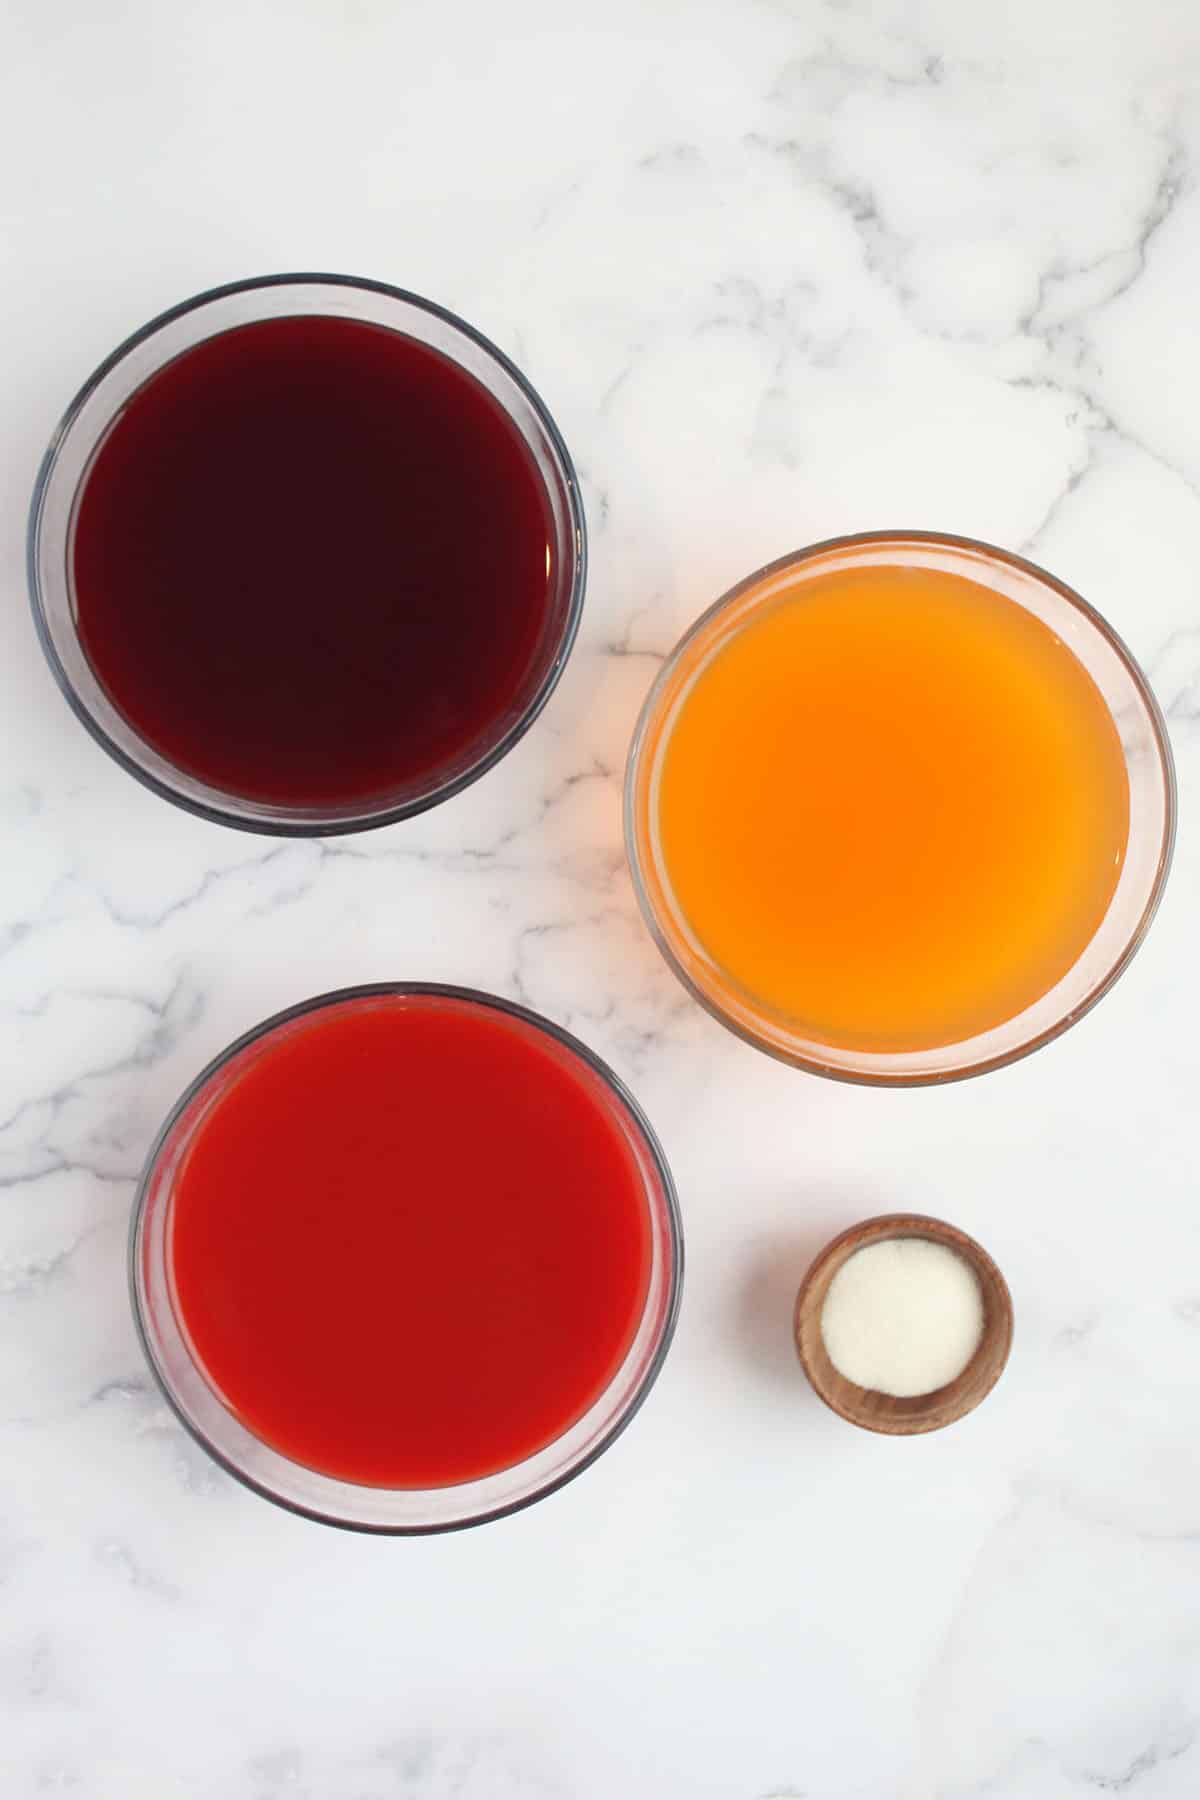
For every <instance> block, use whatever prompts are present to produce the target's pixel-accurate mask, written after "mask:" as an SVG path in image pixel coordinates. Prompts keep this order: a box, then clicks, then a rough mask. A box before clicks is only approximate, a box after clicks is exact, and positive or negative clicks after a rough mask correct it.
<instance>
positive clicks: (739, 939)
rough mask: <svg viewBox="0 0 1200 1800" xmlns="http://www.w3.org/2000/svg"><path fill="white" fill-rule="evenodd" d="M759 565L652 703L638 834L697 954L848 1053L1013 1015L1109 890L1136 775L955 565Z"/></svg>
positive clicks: (930, 1041) (1033, 636)
mask: <svg viewBox="0 0 1200 1800" xmlns="http://www.w3.org/2000/svg"><path fill="white" fill-rule="evenodd" d="M769 576H770V572H769V571H768V572H767V575H766V576H764V579H763V587H764V589H768V588H769V590H770V591H769V592H767V593H765V595H764V600H763V603H762V604H761V605H757V606H756V605H755V604H754V594H753V592H751V594H750V595H749V596H743V597H742V599H741V600H740V601H739V618H740V620H741V622H740V623H738V624H737V625H736V628H735V629H733V630H732V631H729V632H725V633H724V634H721V633H720V632H715V633H714V634H711V640H712V642H713V644H715V647H712V648H710V649H708V650H707V651H706V648H705V647H706V643H707V642H709V640H707V639H706V637H705V633H704V631H703V630H701V632H700V634H699V639H698V644H697V649H696V653H695V655H694V656H693V657H692V659H691V662H690V663H687V662H685V663H684V665H683V667H682V669H681V672H680V680H679V685H678V689H677V691H676V693H675V694H674V696H673V697H671V700H670V704H669V706H668V708H667V709H666V710H665V711H664V713H663V715H662V718H663V722H662V724H661V730H660V740H659V742H658V745H657V747H655V746H653V745H652V746H650V748H651V750H652V752H653V757H652V760H653V762H654V766H655V775H654V779H653V784H652V789H651V799H650V802H649V807H650V814H651V822H650V830H651V832H652V833H653V835H654V837H655V840H656V858H657V862H658V865H659V868H660V870H661V881H662V884H663V889H664V892H665V893H666V895H667V903H668V906H669V910H670V912H671V913H672V914H673V915H674V916H675V917H676V918H677V919H678V921H679V928H680V929H681V931H682V933H683V935H684V936H685V937H686V938H687V939H690V941H691V952H692V954H693V956H694V957H698V958H699V960H700V963H701V965H702V966H707V967H709V968H710V969H712V970H714V971H715V972H716V979H717V980H718V981H719V982H720V983H722V984H725V985H727V986H728V987H729V988H731V989H732V990H733V991H734V992H735V993H738V994H740V995H741V996H743V997H744V999H745V1000H747V1001H749V1002H750V1004H751V1005H752V1006H753V1007H754V1008H756V1009H759V1010H761V1011H763V1012H765V1013H767V1014H769V1015H771V1016H773V1017H775V1018H777V1019H780V1020H784V1021H786V1022H787V1023H788V1025H789V1026H790V1027H792V1028H794V1029H796V1030H798V1031H800V1032H802V1033H803V1034H805V1035H806V1036H808V1037H811V1038H813V1039H816V1040H819V1041H820V1042H822V1043H825V1044H828V1045H830V1046H836V1047H839V1048H841V1049H846V1050H852V1051H866V1052H882V1053H888V1052H895V1051H918V1050H925V1049H932V1048H935V1047H939V1046H944V1045H948V1044H955V1043H959V1042H961V1041H962V1040H964V1039H967V1038H970V1037H972V1036H974V1035H975V1034H976V1033H980V1032H984V1031H987V1030H989V1029H991V1028H992V1027H994V1026H997V1025H1001V1024H1003V1023H1004V1022H1005V1021H1007V1020H1009V1019H1012V1018H1014V1017H1015V1015H1016V1014H1018V1013H1020V1012H1022V1011H1023V1010H1024V1009H1025V1008H1026V1007H1028V1006H1030V1005H1031V1004H1032V1003H1033V1002H1035V1001H1036V1000H1038V999H1040V998H1041V997H1042V996H1043V995H1044V994H1046V993H1047V992H1048V991H1049V989H1050V988H1052V987H1053V986H1054V985H1055V983H1056V982H1057V981H1058V980H1059V979H1060V978H1061V977H1062V976H1063V975H1064V974H1066V972H1067V971H1068V970H1069V969H1070V968H1071V967H1072V965H1073V964H1074V963H1075V961H1076V960H1077V958H1078V957H1079V956H1080V953H1081V952H1082V951H1083V950H1084V948H1085V947H1086V945H1087V944H1088V943H1089V941H1090V940H1091V938H1092V936H1093V935H1094V933H1095V932H1096V930H1097V928H1098V926H1099V925H1100V922H1101V920H1102V919H1103V917H1104V914H1105V912H1106V910H1107V908H1108V906H1109V902H1110V901H1111V899H1112V897H1113V893H1114V890H1115V888H1116V885H1117V880H1118V877H1119V875H1120V871H1121V865H1122V859H1123V856H1124V853H1125V847H1126V839H1127V836H1128V831H1129V781H1128V776H1127V773H1126V766H1125V760H1124V754H1123V751H1122V748H1121V744H1120V741H1119V738H1118V735H1117V731H1116V727H1115V725H1114V723H1113V719H1112V715H1111V713H1110V711H1109V708H1108V706H1107V704H1106V703H1105V700H1104V698H1103V696H1102V695H1101V693H1100V690H1099V689H1098V687H1097V686H1096V684H1095V682H1094V681H1093V679H1092V677H1091V676H1090V675H1089V673H1088V672H1087V670H1086V669H1085V668H1084V666H1083V664H1082V663H1081V662H1080V661H1079V660H1078V659H1077V657H1076V656H1075V655H1074V654H1073V652H1072V651H1071V650H1070V649H1068V647H1067V646H1066V644H1065V643H1064V642H1063V640H1062V639H1061V638H1060V637H1058V636H1057V635H1056V633H1055V632H1054V631H1052V630H1051V628H1050V627H1049V626H1048V625H1047V624H1044V623H1043V622H1042V620H1041V619H1040V618H1038V617H1037V616H1036V615H1035V614H1034V613H1033V612H1031V611H1028V610H1026V608H1025V607H1023V606H1022V605H1020V604H1018V603H1017V601H1015V600H1012V599H1009V598H1007V597H1006V596H1005V595H1004V594H1002V593H1000V592H997V591H996V590H994V589H992V588H989V587H986V586H984V585H982V583H980V582H977V581H975V580H973V579H971V578H969V577H967V576H965V575H960V574H954V573H950V572H948V571H946V570H940V569H936V568H928V567H908V566H900V565H898V564H897V565H888V564H886V563H882V564H881V563H876V564H874V565H872V564H870V563H867V564H866V565H865V566H862V567H849V568H847V567H842V568H836V569H832V570H830V571H829V572H827V573H817V574H815V575H813V574H806V575H805V577H804V578H803V579H796V580H794V581H793V582H792V584H791V585H790V586H789V585H788V584H787V583H786V582H785V583H784V584H783V586H782V587H781V586H780V582H779V578H778V576H777V575H776V576H775V577H774V578H772V579H768V577H769Z"/></svg>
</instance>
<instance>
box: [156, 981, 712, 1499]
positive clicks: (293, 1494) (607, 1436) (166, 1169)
mask: <svg viewBox="0 0 1200 1800" xmlns="http://www.w3.org/2000/svg"><path fill="white" fill-rule="evenodd" d="M412 996H417V997H420V998H432V999H435V1000H444V1001H446V1002H447V1003H449V1004H450V1005H453V1006H463V1005H466V1006H471V1007H484V1008H489V1009H491V1010H494V1011H496V1012H498V1013H501V1014H503V1015H505V1016H506V1018H507V1019H509V1020H511V1021H513V1022H514V1024H515V1025H516V1026H517V1027H518V1028H519V1029H521V1030H524V1031H528V1032H532V1033H537V1034H538V1035H539V1036H540V1037H541V1038H542V1039H543V1040H545V1047H548V1048H550V1049H552V1051H553V1053H554V1055H555V1056H556V1057H557V1058H559V1059H561V1060H562V1062H563V1063H564V1064H566V1065H569V1066H570V1068H571V1071H572V1074H573V1076H574V1077H575V1078H576V1079H580V1080H582V1081H583V1082H585V1083H586V1084H587V1086H588V1087H589V1089H590V1091H591V1094H592V1097H593V1099H595V1100H598V1101H599V1102H600V1103H601V1104H602V1105H603V1106H605V1107H606V1108H607V1110H608V1111H609V1113H610V1116H611V1117H612V1119H613V1120H614V1121H615V1122H616V1123H617V1124H618V1126H619V1127H620V1129H621V1131H622V1132H623V1134H624V1136H625V1138H626V1141H627V1143H628V1144H629V1146H630V1148H631V1150H632V1152H633V1155H634V1159H635V1161H636V1163H637V1165H638V1167H639V1169H640V1171H641V1174H642V1178H643V1181H644V1190H645V1198H646V1207H647V1212H648V1215H649V1220H650V1275H649V1281H648V1285H647V1291H646V1298H645V1302H644V1305H643V1309H642V1316H641V1319H640V1320H639V1322H638V1325H637V1329H636V1331H635V1333H634V1336H633V1339H632V1342H631V1343H630V1346H629V1349H628V1351H627V1352H626V1355H625V1357H624V1360H623V1362H622V1363H621V1365H620V1367H619V1369H618V1370H617V1371H616V1373H615V1374H614V1375H613V1377H612V1379H611V1380H610V1382H609V1384H608V1386H607V1387H606V1388H605V1390H604V1392H603V1393H602V1394H601V1395H600V1397H599V1398H598V1399H597V1400H596V1401H595V1402H594V1403H593V1405H592V1406H591V1407H590V1408H589V1410H588V1411H587V1412H586V1413H585V1414H584V1415H583V1416H582V1418H580V1419H578V1420H577V1421H576V1422H575V1424H574V1425H571V1426H570V1427H569V1428H568V1429H567V1430H566V1431H565V1432H563V1433H562V1434H561V1435H560V1436H559V1437H558V1438H556V1439H555V1440H554V1441H553V1442H551V1443H549V1444H547V1445H546V1446H545V1448H543V1449H542V1450H539V1451H538V1452H536V1453H535V1454H534V1455H532V1456H529V1457H527V1458H526V1459H525V1460H524V1461H523V1462H520V1463H517V1464H515V1465H514V1466H512V1467H510V1468H506V1469H502V1470H500V1471H498V1472H496V1473H494V1474H489V1475H487V1476H484V1477H482V1478H480V1479H477V1480H471V1481H465V1482H461V1483H459V1484H457V1485H452V1486H444V1487H430V1488H385V1487H374V1486H360V1485H358V1484H356V1483H352V1482H348V1481H343V1480H339V1479H336V1478H335V1477H332V1476H329V1475H326V1474H323V1473H321V1472H319V1471H318V1470H315V1469H311V1468H308V1467H305V1466H303V1465H302V1464H300V1463H297V1462H294V1461H293V1460H292V1459H291V1458H290V1457H288V1456H286V1455H283V1454H282V1453H281V1452H280V1451H278V1450H276V1449H275V1448H273V1447H272V1446H271V1445H270V1444H269V1443H267V1442H265V1441H264V1440H263V1439H261V1438H259V1437H256V1436H255V1435H254V1434H253V1433H252V1432H251V1431H249V1430H248V1429H247V1428H246V1426H244V1425H243V1424H242V1423H241V1421H240V1420H239V1419H238V1417H237V1416H236V1415H235V1413H234V1412H233V1411H232V1410H231V1409H230V1408H229V1407H228V1406H227V1405H226V1403H225V1402H224V1400H223V1399H222V1398H221V1397H220V1395H219V1394H218V1393H217V1391H216V1389H215V1388H214V1387H213V1386H211V1385H210V1383H209V1380H208V1378H207V1377H206V1375H205V1374H204V1373H203V1371H202V1369H201V1367H200V1365H199V1363H198V1361H197V1360H196V1358H195V1357H194V1356H193V1354H192V1352H191V1350H190V1348H189V1344H188V1340H187V1334H186V1331H185V1329H184V1328H183V1327H182V1325H181V1321H180V1319H179V1316H178V1313H177V1310H176V1306H175V1303H174V1301H173V1298H172V1277H171V1268H170V1256H169V1238H170V1229H171V1204H172V1192H173V1185H174V1182H175V1179H176V1176H177V1173H178V1171H179V1169H180V1167H181V1164H182V1160H183V1158H184V1157H185V1156H186V1154H187V1151H188V1148H189V1146H190V1145H191V1143H192V1142H193V1141H194V1139H195V1134H196V1133H197V1132H198V1131H199V1129H200V1128H201V1127H202V1125H203V1123H204V1120H205V1118H206V1116H207V1115H208V1112H209V1110H210V1108H211V1107H212V1106H213V1105H214V1104H215V1103H216V1102H217V1101H218V1100H219V1099H220V1097H221V1096H222V1095H223V1094H224V1093H226V1092H228V1090H229V1088H230V1086H231V1084H233V1083H236V1082H237V1080H238V1079H239V1076H240V1075H241V1074H242V1073H243V1072H244V1071H245V1070H246V1069H247V1068H248V1067H249V1066H250V1065H251V1064H252V1063H254V1062H255V1061H256V1060H257V1059H258V1058H259V1057H260V1056H261V1055H262V1054H263V1053H264V1051H265V1050H267V1049H268V1048H270V1047H272V1046H274V1045H277V1044H278V1042H279V1040H280V1037H281V1036H282V1035H286V1034H288V1033H290V1032H294V1031H297V1030H302V1029H303V1028H304V1026H305V1024H306V1023H307V1022H308V1021H309V1020H310V1019H311V1017H312V1015H313V1014H314V1013H316V1012H318V1011H320V1010H323V1009H328V1008H344V1007H349V1006H372V1005H378V1004H379V1003H380V1001H381V1000H385V1001H386V1000H392V999H395V998H396V997H412ZM129 1277H130V1293H131V1298H132V1304H133V1315H134V1320H135V1322H136V1325H137V1330H138V1334H139V1336H140V1338H141V1341H142V1346H143V1348H144V1350H145V1352H146V1356H147V1359H148V1360H149V1363H150V1367H151V1370H152V1371H153V1373H154V1376H155V1378H156V1380H157V1381H158V1384H159V1386H160V1387H161V1389H162V1391H163V1394H164V1395H165V1397H166V1399H167V1401H168V1403H169V1405H170V1406H171V1408H172V1409H173V1411H174V1412H175V1414H176V1415H177V1417H178V1418H179V1420H180V1422H181V1423H182V1424H183V1425H184V1426H185V1427H186V1429H187V1430H188V1431H189V1432H190V1433H191V1435H192V1436H193V1437H194V1438H195V1439H196V1441H197V1442H198V1443H199V1444H201V1445H202V1446H203V1448H204V1449H205V1450H207V1451H208V1453H209V1455H210V1456H212V1457H213V1458H214V1460H215V1461H216V1462H218V1463H220V1465H221V1466H222V1467H223V1468H224V1469H226V1470H228V1472H229V1473H230V1474H231V1475H234V1476H236V1477H237V1479H238V1480H239V1481H242V1482H244V1483H245V1485H246V1486H247V1487H249V1488H252V1489H253V1490H254V1491H255V1492H256V1493H258V1494H261V1495H263V1496H264V1498H266V1499H268V1500H273V1501H275V1502H276V1503H277V1504H278V1505H280V1506H284V1507H287V1508H288V1509H289V1510H291V1511H292V1512H296V1513H301V1514H303V1515H304V1516H305V1517H306V1518H310V1519H316V1520H319V1521H321V1522H322V1523H324V1524H329V1525H339V1526H343V1527H346V1528H348V1529H354V1530H359V1531H370V1532H379V1533H390V1534H415V1533H425V1532H436V1531H452V1530H455V1529H458V1528H461V1527H463V1526H467V1525H480V1524H483V1523H484V1522H485V1521H486V1520H489V1519H496V1518H500V1517H502V1516H503V1515H504V1514H505V1513H510V1512H516V1511H517V1510H518V1509H519V1508H521V1507H524V1506H529V1505H531V1504H532V1502H533V1501H535V1500H540V1499H542V1498H544V1496H545V1495H547V1494H550V1493H553V1491H554V1490H555V1488H559V1487H562V1485H563V1484H564V1483H565V1482H567V1481H570V1480H571V1479H572V1478H573V1477H574V1476H576V1475H578V1474H579V1473H580V1472H581V1471H582V1470H583V1469H586V1468H587V1467H588V1465H589V1464H590V1463H593V1462H595V1460H596V1458H597V1457H598V1456H599V1455H600V1454H601V1452H602V1451H604V1450H606V1449H607V1448H608V1446H609V1445H610V1444H611V1443H612V1442H613V1441H614V1439H615V1438H617V1437H618V1436H619V1435H620V1433H621V1432H622V1431H623V1430H624V1429H625V1427H626V1425H628V1423H629V1421H630V1419H632V1417H633V1415H634V1413H635V1412H636V1411H637V1410H638V1407H639V1406H640V1405H641V1404H642V1401H643V1400H644V1399H645V1398H646V1395H647V1394H648V1393H649V1391H650V1388H651V1387H652V1386H653V1384H654V1381H655V1379H656V1377H657V1376H658V1373H659V1370H660V1369H661V1368H662V1365H663V1361H664V1358H665V1357H666V1354H667V1350H668V1348H669V1346H670V1342H671V1337H672V1334H673V1332H674V1329H675V1319H676V1315H677V1312H678V1309H679V1297H680V1288H681V1283H682V1278H683V1235H682V1230H681V1226H680V1220H679V1208H678V1202H677V1199H676V1194H675V1187H674V1183H673V1181H672V1179H671V1173H670V1170H669V1169H668V1167H667V1163H666V1159H665V1157H664V1155H663V1152H662V1148H661V1146H660V1145H659V1142H658V1139H657V1138H656V1137H655V1135H654V1132H653V1130H652V1129H651V1127H650V1125H649V1123H648V1121H647V1120H646V1117H645V1115H644V1114H643V1112H642V1111H641V1108H640V1107H639V1106H638V1104H637V1102H636V1100H634V1098H633V1096H632V1095H631V1094H630V1093H629V1092H628V1090H627V1089H626V1088H625V1086H624V1085H623V1083H622V1082H621V1081H620V1080H619V1079H618V1078H617V1076H616V1075H614V1074H613V1072H612V1070H611V1069H609V1068H608V1067H607V1066H606V1064H604V1063H603V1062H602V1061H601V1060H600V1058H599V1057H598V1056H596V1055H594V1054H593V1052H592V1051H590V1050H589V1049H588V1048H587V1047H586V1045H584V1044H581V1043H580V1042H579V1041H578V1039H577V1038H574V1037H572V1036H571V1035H570V1033H569V1032H566V1031H563V1030H561V1029H560V1028H559V1027H558V1026H556V1025H552V1024H551V1023H550V1022H549V1021H548V1020H546V1019H543V1018H541V1017H539V1016H538V1014H536V1013H533V1012H530V1011H528V1009H527V1008H525V1007H523V1006H517V1005H514V1004H513V1003H512V1002H510V1001H506V1000H500V999H497V998H496V997H495V996H493V995H490V994H484V993H479V992H477V991H475V990H473V989H469V988H458V987H446V986H442V985H440V984H436V983H422V982H381V983H376V984H373V985H370V986H366V987H355V988H343V989H341V990H339V991H337V992H334V993H329V994H321V995H319V996H318V997H317V998H316V999H312V1000H306V1001H303V1002H302V1003H301V1004H300V1005H298V1006H293V1007H290V1008H289V1009H288V1010H287V1011H286V1012H281V1013H277V1014H275V1016H274V1017H273V1018H270V1019H267V1020H265V1021H264V1022H263V1023H262V1024H261V1025H258V1026H256V1027H255V1028H254V1030H253V1031H249V1032H247V1033H246V1034H245V1036H244V1037H240V1038H238V1040H237V1042H236V1043H233V1044H231V1045H230V1046H229V1048H228V1049H227V1050H225V1051H223V1052H222V1053H221V1055H220V1056H218V1057H217V1058H216V1059H215V1061H213V1062H212V1063H210V1064H209V1066H208V1067H207V1068H206V1069H205V1070H203V1072H202V1073H201V1074H200V1075H198V1076H197V1078H196V1080H195V1081H194V1082H193V1083H192V1084H191V1086H190V1087H189V1088H188V1090H187V1092H186V1093H185V1094H183V1095H182V1096H181V1098H180V1099H179V1101H178V1103H177V1104H176V1106H175V1107H174V1109H173V1111H172V1112H171V1114H170V1117H169V1118H168V1119H167V1121H166V1123H165V1124H164V1126H163V1128H162V1130H161V1132H160V1133H159V1136H158V1139H157V1141H156V1143H155V1144H154V1147H153V1149H152V1150H151V1152H150V1155H149V1157H148V1159H147V1162H146V1167H145V1170H144V1173H143V1175H142V1179H141V1183H140V1185H139V1188H138V1193H137V1197H136V1200H135V1202H134V1208H133V1217H132V1221H131V1227H130V1242H129Z"/></svg>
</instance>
